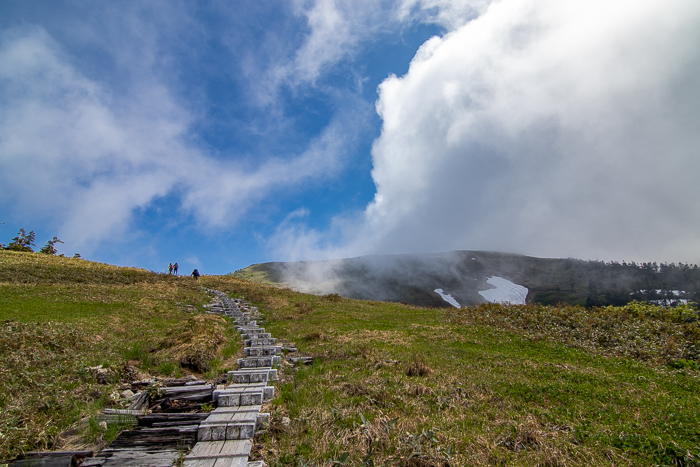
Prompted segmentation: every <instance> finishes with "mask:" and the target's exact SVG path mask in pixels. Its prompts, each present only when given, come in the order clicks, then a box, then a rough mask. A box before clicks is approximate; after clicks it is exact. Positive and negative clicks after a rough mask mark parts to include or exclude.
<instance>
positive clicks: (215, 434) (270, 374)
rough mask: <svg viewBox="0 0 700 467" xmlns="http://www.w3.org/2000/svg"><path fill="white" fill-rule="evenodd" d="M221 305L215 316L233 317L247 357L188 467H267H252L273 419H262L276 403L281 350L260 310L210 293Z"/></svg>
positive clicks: (218, 398) (220, 397) (217, 397)
mask: <svg viewBox="0 0 700 467" xmlns="http://www.w3.org/2000/svg"><path fill="white" fill-rule="evenodd" d="M209 292H211V293H213V294H215V295H216V296H217V297H218V298H219V300H220V301H221V304H222V306H221V307H211V308H210V312H211V313H222V314H225V315H226V316H229V317H230V318H231V319H232V320H233V322H234V323H235V325H236V329H237V330H238V332H239V333H240V334H241V337H242V338H243V340H244V342H245V344H246V347H245V353H246V357H245V358H241V359H239V360H238V368H239V369H238V371H231V372H229V374H228V379H229V381H230V384H229V385H227V386H226V387H224V388H217V389H216V390H215V391H214V394H213V400H214V402H215V403H216V405H217V408H216V409H215V410H214V411H212V412H211V413H210V414H209V416H208V417H207V418H206V419H205V420H203V421H202V422H201V423H200V425H199V429H198V431H197V443H196V444H195V445H194V448H192V451H191V452H190V453H189V454H188V455H187V456H186V457H185V461H184V464H183V465H184V466H185V467H262V466H264V465H265V464H264V463H263V462H262V461H257V462H248V455H249V454H250V449H251V447H252V443H251V439H252V438H253V436H255V430H256V429H257V428H258V427H260V426H264V425H266V424H268V423H269V421H270V415H269V414H265V413H260V409H261V406H262V404H263V402H265V401H268V400H270V399H272V397H273V396H274V387H273V386H268V384H269V383H270V382H271V381H274V380H276V379H277V370H276V369H274V368H273V366H276V365H277V364H279V362H280V356H279V355H280V354H281V353H282V348H281V347H279V346H276V345H275V339H273V338H272V337H271V336H270V334H269V333H266V332H265V329H264V328H261V327H260V326H259V325H258V321H259V318H260V316H259V313H258V309H257V308H255V307H252V306H249V305H248V304H246V303H244V302H242V301H240V300H232V299H231V298H229V297H228V296H227V295H226V294H224V293H223V292H219V291H218V290H209Z"/></svg>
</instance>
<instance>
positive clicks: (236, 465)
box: [183, 456, 248, 467]
mask: <svg viewBox="0 0 700 467" xmlns="http://www.w3.org/2000/svg"><path fill="white" fill-rule="evenodd" d="M183 465H184V466H185V467H247V466H248V456H244V457H220V458H216V459H193V460H187V459H185V463H184V464H183Z"/></svg>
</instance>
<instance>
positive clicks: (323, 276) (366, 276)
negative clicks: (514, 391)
mask: <svg viewBox="0 0 700 467" xmlns="http://www.w3.org/2000/svg"><path fill="white" fill-rule="evenodd" d="M234 275H236V276H239V277H244V278H248V279H252V280H256V281H260V282H267V283H272V284H276V285H282V286H288V287H291V288H293V289H295V290H298V291H302V292H308V293H315V294H330V293H336V294H339V295H341V296H343V297H347V298H358V299H365V300H380V301H396V302H406V303H411V304H415V305H421V306H436V307H445V306H451V305H450V304H449V303H448V302H447V301H446V300H445V299H443V297H441V295H440V293H437V292H435V290H436V289H442V292H441V293H442V294H443V295H445V296H446V295H451V296H452V297H453V298H454V300H456V301H457V302H458V303H459V304H460V305H463V306H464V305H473V304H476V303H482V302H485V301H487V300H486V298H485V297H489V298H491V297H497V296H498V295H499V294H498V293H493V291H492V289H494V288H495V287H496V286H495V285H494V284H496V285H499V286H500V285H503V284H505V286H506V287H508V286H509V287H510V289H511V290H509V291H507V293H509V294H510V296H514V295H513V294H515V296H517V295H518V294H521V293H522V287H526V288H527V289H528V291H527V303H544V304H556V303H569V304H580V305H589V306H590V305H607V304H616V305H621V304H624V303H627V302H629V301H630V300H632V299H638V300H649V301H652V300H668V301H674V300H676V301H677V300H698V298H700V269H699V268H698V266H696V265H693V266H690V265H681V264H679V265H675V264H670V265H669V264H661V265H658V264H656V263H644V264H641V265H640V264H635V263H615V262H612V263H604V262H601V261H583V260H577V259H570V258H569V259H551V258H535V257H531V256H523V255H516V254H508V253H497V252H486V251H452V252H446V253H435V254H412V255H378V256H362V257H358V258H350V259H339V260H330V261H303V262H291V263H263V264H255V265H252V266H249V267H247V268H245V269H242V270H240V271H237V272H236V273H234ZM490 279H491V280H490ZM489 280H490V281H489ZM487 281H489V282H490V283H489V282H487ZM508 281H510V282H512V283H513V284H510V285H509V282H508ZM518 286H522V287H521V288H518ZM480 292H483V293H481V294H480Z"/></svg>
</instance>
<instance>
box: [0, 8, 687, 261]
mask: <svg viewBox="0 0 700 467" xmlns="http://www.w3.org/2000/svg"><path fill="white" fill-rule="evenodd" d="M563 3H565V4H564V5H562V2H556V1H554V0H530V1H524V0H501V1H494V2H491V1H488V0H396V1H377V0H374V1H369V0H356V1H352V2H351V1H341V0H297V1H277V2H275V1H269V2H235V3H234V2H224V1H214V0H212V1H202V2H187V1H149V2H142V1H138V2H137V1H124V2H119V3H108V2H77V1H31V0H5V1H3V2H2V3H0V222H4V224H3V225H0V242H3V243H7V242H8V241H9V240H10V239H11V238H12V237H13V236H14V235H15V234H16V232H17V230H18V229H19V227H25V228H26V229H28V230H29V229H34V230H35V231H36V232H37V237H38V241H37V244H38V246H41V244H43V243H44V242H45V241H46V240H48V239H49V238H51V237H52V236H54V235H58V236H59V237H60V238H61V239H62V240H63V241H64V242H65V243H64V244H63V245H60V248H59V252H61V253H65V254H67V255H72V254H73V253H75V252H80V253H81V254H82V255H83V256H84V257H87V258H89V259H93V260H97V261H104V262H108V263H113V264H120V265H133V266H140V267H144V268H147V269H153V270H163V269H164V268H165V267H166V266H167V264H168V262H175V261H177V262H179V264H180V265H181V266H182V270H184V271H186V272H189V271H191V269H192V268H194V267H198V268H199V269H200V270H201V271H202V272H203V273H212V274H221V273H226V272H231V271H234V270H236V269H239V268H242V267H245V266H247V265H249V264H252V263H258V262H265V261H284V260H302V259H319V258H333V257H348V256H357V255H361V254H376V253H409V252H430V251H446V250H451V249H488V250H500V251H510V252H518V253H524V254H530V255H536V256H553V257H567V256H573V257H579V258H591V259H604V260H608V259H617V260H621V259H626V260H628V261H629V260H637V261H642V260H656V261H690V262H699V261H700V203H697V200H698V195H697V189H696V185H697V178H698V175H700V157H699V156H700V154H698V148H700V131H699V130H700V110H699V109H700V105H698V104H700V50H699V49H700V37H699V36H700V31H698V28H697V24H700V21H699V20H700V6H699V5H698V4H697V2H695V1H675V0H674V1H672V2H658V1H648V0H643V1H641V2H640V1H635V2H631V1H622V0H612V1H602V0H592V1H583V0H571V1H569V2H563Z"/></svg>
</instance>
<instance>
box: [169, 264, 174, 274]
mask: <svg viewBox="0 0 700 467" xmlns="http://www.w3.org/2000/svg"><path fill="white" fill-rule="evenodd" d="M172 273H173V263H168V274H172Z"/></svg>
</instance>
